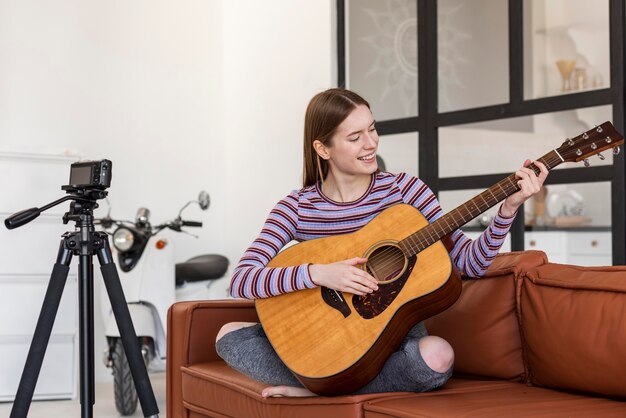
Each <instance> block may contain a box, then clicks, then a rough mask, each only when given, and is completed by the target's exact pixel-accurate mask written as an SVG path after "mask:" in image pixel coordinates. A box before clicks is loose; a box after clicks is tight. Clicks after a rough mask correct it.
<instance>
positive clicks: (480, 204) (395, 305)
mask: <svg viewBox="0 0 626 418" xmlns="http://www.w3.org/2000/svg"><path fill="white" fill-rule="evenodd" d="M623 143H624V137H623V136H622V135H621V134H620V133H619V132H617V131H616V130H615V127H614V126H613V125H612V124H611V123H610V122H605V123H603V124H602V125H600V126H596V127H595V128H593V129H590V130H588V131H587V132H584V133H582V134H581V135H578V136H576V137H575V138H568V139H567V140H566V141H565V142H563V144H562V145H561V146H560V147H559V148H558V149H554V150H552V151H550V152H549V153H547V154H546V155H544V156H543V157H540V158H538V159H537V161H541V162H542V163H543V165H544V166H545V167H547V168H548V169H549V170H550V169H552V168H554V167H556V166H558V165H559V164H561V163H563V162H577V161H581V160H583V159H585V158H587V157H589V156H591V155H595V154H598V153H600V152H602V151H604V150H608V149H612V148H613V151H614V152H615V151H619V145H621V144H623ZM528 167H529V168H531V169H532V170H534V172H535V174H536V175H540V169H539V168H538V167H537V166H536V165H535V164H530V165H529V166H528ZM519 187H520V186H519V185H518V179H517V178H516V176H515V174H511V175H509V176H508V177H506V178H504V179H503V180H501V181H499V182H498V183H496V184H495V185H493V186H492V187H490V188H489V189H487V190H485V191H484V192H482V193H481V194H479V195H478V196H476V197H474V198H472V199H470V200H469V201H467V202H465V203H464V204H462V205H461V206H459V207H458V208H456V209H454V210H452V211H451V212H449V213H447V214H445V215H443V216H442V217H440V218H439V219H437V220H436V221H434V222H433V223H431V224H429V223H428V221H427V220H426V219H425V218H424V216H422V214H421V213H420V212H419V211H418V210H417V209H415V208H414V207H413V206H410V205H405V204H400V205H395V206H392V207H390V208H388V209H386V210H384V211H383V212H381V213H380V214H379V215H378V216H377V217H375V218H374V219H372V221H371V222H370V223H368V224H367V225H366V226H365V227H363V228H362V229H361V230H359V231H357V232H354V233H352V234H346V235H338V236H334V237H328V238H320V239H315V240H310V241H306V242H303V243H300V244H298V245H295V246H293V247H290V248H288V249H286V250H285V251H282V252H280V253H279V254H278V255H277V256H276V257H275V258H274V259H273V260H272V261H271V262H270V263H269V264H268V266H270V267H286V266H297V265H302V264H306V263H312V264H328V263H333V262H336V261H341V260H346V259H349V258H353V257H357V256H362V257H365V258H367V263H366V264H365V267H364V268H365V269H366V270H367V271H368V272H369V273H370V274H372V276H374V277H375V278H376V279H377V280H378V282H379V285H378V290H377V291H376V292H373V293H370V294H368V295H365V296H356V295H352V294H349V293H342V292H337V291H334V290H331V289H327V288H325V287H318V288H315V289H309V290H301V291H297V292H291V293H287V294H284V295H280V296H276V297H271V298H268V299H257V301H256V309H257V313H258V315H259V318H260V319H261V323H262V325H263V328H264V329H265V332H266V334H267V336H268V338H269V340H270V342H271V343H272V346H273V347H274V349H275V350H276V352H277V353H278V355H279V356H280V358H281V359H282V360H283V362H284V363H285V364H286V365H287V367H289V369H290V370H291V371H292V372H294V373H295V374H296V376H297V377H298V379H299V380H300V381H301V382H302V383H303V384H304V385H305V386H306V387H307V388H308V389H310V390H311V391H313V392H315V393H318V394H321V395H341V394H347V393H351V392H354V391H355V390H357V389H359V388H360V387H361V386H363V385H365V384H366V383H367V382H369V381H370V380H372V379H373V378H374V377H375V376H376V375H377V374H378V372H379V371H380V370H381V369H382V367H383V365H384V364H385V361H386V360H387V358H388V357H389V356H390V355H391V353H393V352H394V351H396V350H397V348H398V347H399V346H400V343H401V342H402V340H403V338H404V337H405V336H406V334H407V332H408V331H409V329H410V328H411V327H412V326H413V325H415V324H416V323H418V322H419V321H422V320H424V319H426V318H428V317H430V316H432V315H434V314H436V313H438V312H441V311H443V310H444V309H446V308H447V307H449V306H450V305H452V304H453V303H454V302H455V301H456V299H457V298H458V297H459V295H460V294H461V281H460V278H459V277H458V274H456V271H455V270H454V269H453V267H452V264H451V262H450V257H449V256H448V252H447V251H446V248H445V247H444V245H443V243H442V241H444V242H447V241H446V240H447V238H446V237H447V236H448V235H449V234H450V233H451V232H452V231H454V230H456V229H458V228H459V227H460V226H462V225H464V224H466V223H467V222H468V221H469V220H471V219H474V218H475V217H476V216H478V215H480V214H481V213H483V212H484V211H486V210H487V209H489V208H491V207H493V206H494V205H495V204H496V203H498V202H501V201H502V200H504V199H505V198H506V197H507V196H510V195H512V194H513V193H515V192H517V191H518V190H519ZM416 229H417V232H415V233H412V232H413V231H415V230H416Z"/></svg>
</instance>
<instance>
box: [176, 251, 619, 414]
mask: <svg viewBox="0 0 626 418" xmlns="http://www.w3.org/2000/svg"><path fill="white" fill-rule="evenodd" d="M256 320H257V319H256V313H255V310H254V305H253V303H252V302H250V301H242V300H224V301H205V302H200V301H199V302H183V303H177V304H175V305H173V306H172V308H171V309H170V311H169V318H168V362H167V416H168V418H181V417H185V418H187V417H189V418H198V417H268V418H270V417H271V418H276V417H298V418H306V417H311V418H318V417H324V418H334V417H364V418H383V417H458V416H463V417H505V416H507V417H509V416H516V417H540V416H541V417H548V416H549V417H554V416H568V417H599V416H602V417H609V416H610V417H626V267H579V266H570V265H561V264H551V263H548V262H547V259H546V257H545V254H544V253H542V252H539V251H525V252H518V253H508V254H502V255H499V256H498V257H497V258H496V260H495V261H494V263H493V264H492V266H491V267H490V269H489V271H488V272H487V275H486V276H485V277H484V278H482V279H479V280H464V281H463V292H462V295H461V297H460V299H459V300H458V301H457V302H456V303H455V304H454V305H453V306H452V307H451V308H450V309H448V310H447V311H445V312H443V313H442V314H439V315H438V316H436V317H433V318H431V319H429V320H428V321H427V327H428V330H429V332H430V333H431V334H433V335H439V336H441V337H443V338H445V339H447V340H448V341H449V342H450V343H451V344H452V346H453V347H454V350H455V353H456V360H455V368H454V376H453V377H452V379H450V381H449V382H448V383H447V384H446V385H444V386H443V387H442V388H441V389H438V390H436V391H433V392H427V393H384V394H375V395H358V396H339V397H311V398H269V399H264V398H262V397H261V395H260V393H261V390H262V389H263V387H264V385H263V384H261V383H257V382H255V381H252V380H250V379H248V378H247V377H245V376H243V375H241V374H239V373H238V372H236V371H234V370H231V369H230V368H229V367H228V366H226V364H224V362H222V361H221V360H220V358H219V357H218V356H217V355H216V353H215V348H214V339H215V335H216V334H217V332H218V330H219V329H220V327H221V326H222V324H224V323H227V322H231V321H256Z"/></svg>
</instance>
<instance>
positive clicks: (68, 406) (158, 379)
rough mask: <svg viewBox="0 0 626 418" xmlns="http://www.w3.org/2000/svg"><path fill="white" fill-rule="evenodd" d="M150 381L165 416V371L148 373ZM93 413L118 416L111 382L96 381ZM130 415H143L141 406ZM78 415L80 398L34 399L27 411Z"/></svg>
mask: <svg viewBox="0 0 626 418" xmlns="http://www.w3.org/2000/svg"><path fill="white" fill-rule="evenodd" d="M150 382H151V383H152V389H153V390H154V396H155V397H156V400H157V403H158V405H159V411H160V413H159V416H160V417H165V373H150ZM11 406H12V404H11V403H8V402H7V403H0V417H8V416H9V413H10V412H11ZM93 415H94V417H97V418H113V417H119V416H120V415H119V414H118V413H117V410H116V409H115V401H114V400H113V383H112V382H111V383H96V403H95V405H94V406H93ZM128 416H131V417H143V413H142V412H141V406H140V405H139V404H138V405H137V411H135V413H134V414H133V415H128ZM44 417H45V418H50V417H80V400H79V399H75V400H66V401H65V400H63V401H35V402H33V403H32V404H31V406H30V410H29V411H28V418H44Z"/></svg>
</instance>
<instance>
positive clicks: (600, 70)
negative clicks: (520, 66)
mask: <svg viewBox="0 0 626 418" xmlns="http://www.w3.org/2000/svg"><path fill="white" fill-rule="evenodd" d="M609 72H610V55H609V2H608V0H524V90H525V91H524V96H525V98H527V99H533V98H537V97H544V96H554V95H557V94H567V93H573V92H578V91H582V90H590V89H600V88H606V87H609V84H610V74H609Z"/></svg>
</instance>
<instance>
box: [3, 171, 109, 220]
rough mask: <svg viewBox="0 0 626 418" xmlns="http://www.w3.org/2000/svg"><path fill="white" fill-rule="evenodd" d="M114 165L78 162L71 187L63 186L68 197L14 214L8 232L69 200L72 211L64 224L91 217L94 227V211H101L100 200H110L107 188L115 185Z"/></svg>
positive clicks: (72, 174) (72, 175) (67, 213)
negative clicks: (113, 182) (99, 208)
mask: <svg viewBox="0 0 626 418" xmlns="http://www.w3.org/2000/svg"><path fill="white" fill-rule="evenodd" d="M112 168H113V163H111V161H110V160H100V161H82V162H78V163H74V164H72V166H71V170H70V184H69V185H67V186H62V187H61V190H65V191H66V193H67V196H63V197H62V198H60V199H57V200H55V201H54V202H51V203H48V204H47V205H45V206H42V207H41V208H30V209H25V210H22V211H20V212H17V213H14V214H13V215H11V216H9V217H8V218H6V219H5V220H4V225H5V226H6V227H7V228H8V229H15V228H19V227H20V226H22V225H25V224H27V223H29V222H30V221H32V220H33V219H35V218H37V217H38V216H39V215H41V213H42V212H44V211H46V210H48V209H50V208H52V207H54V206H56V205H58V204H60V203H63V202H65V201H67V200H72V201H73V202H72V204H71V205H70V210H69V212H66V213H65V215H63V223H64V224H67V223H68V222H69V221H77V222H78V221H80V220H81V219H84V216H81V215H89V217H88V219H90V220H91V224H92V225H93V211H94V209H97V208H98V203H97V201H98V200H100V199H104V198H105V197H107V195H108V193H109V192H107V191H106V190H105V189H107V188H108V187H109V186H110V185H111V175H112Z"/></svg>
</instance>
